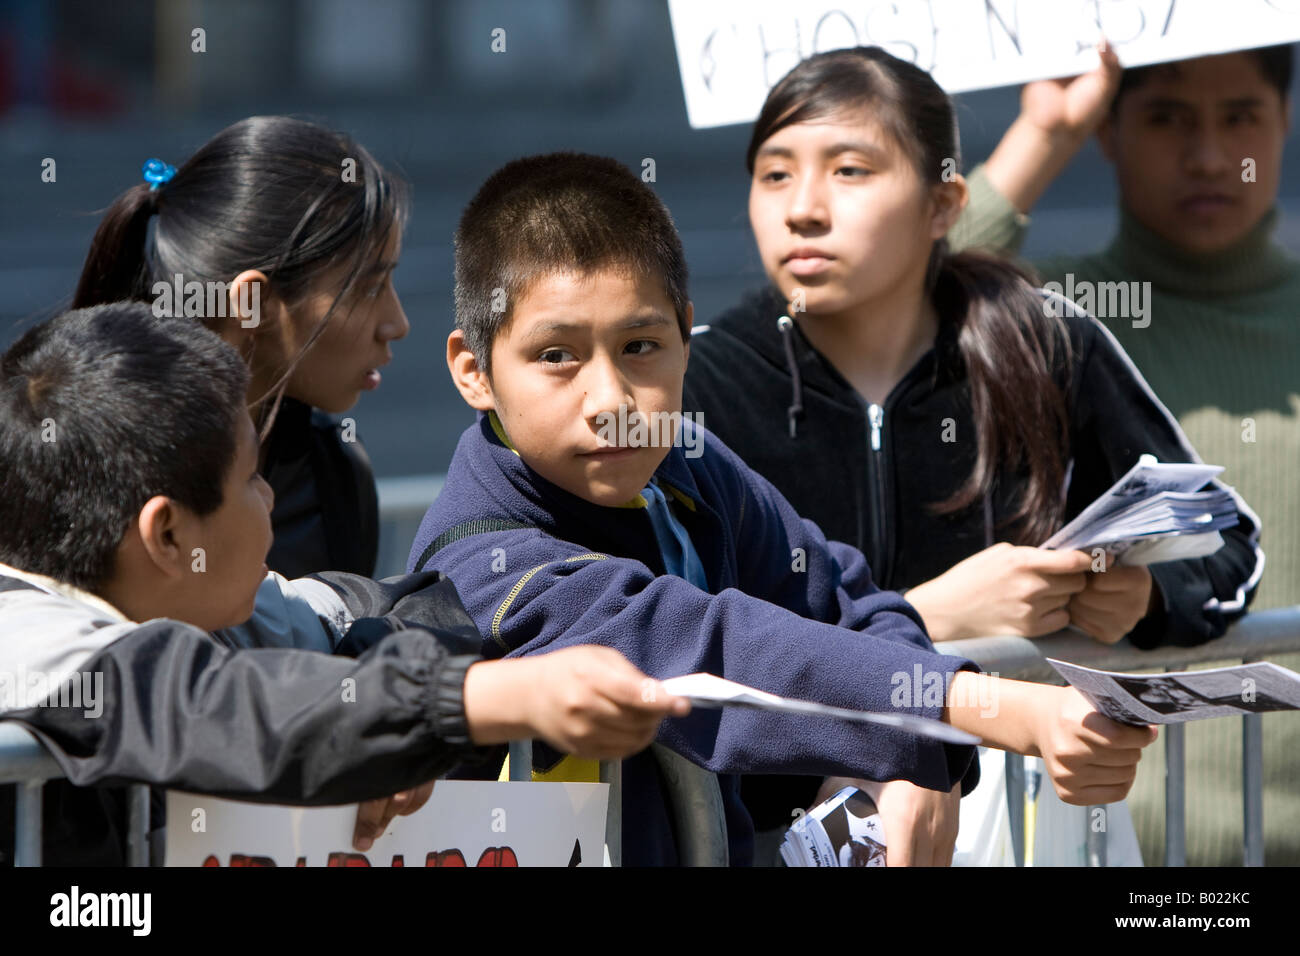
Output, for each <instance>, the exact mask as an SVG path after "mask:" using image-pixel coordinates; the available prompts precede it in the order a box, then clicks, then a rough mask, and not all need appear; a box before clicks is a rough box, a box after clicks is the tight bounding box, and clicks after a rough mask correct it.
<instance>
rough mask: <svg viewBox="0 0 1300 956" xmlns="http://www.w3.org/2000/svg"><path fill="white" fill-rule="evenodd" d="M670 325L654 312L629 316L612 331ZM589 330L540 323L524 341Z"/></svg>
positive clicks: (576, 324)
mask: <svg viewBox="0 0 1300 956" xmlns="http://www.w3.org/2000/svg"><path fill="white" fill-rule="evenodd" d="M672 324H673V323H672V320H671V319H669V318H668V317H667V316H666V315H664V314H663V313H662V312H658V311H656V312H648V313H644V314H641V315H632V316H629V317H628V318H626V319H623V320H622V321H621V322H619V323H617V324H616V325H614V327H613V329H614V331H616V332H626V331H629V330H631V329H644V328H657V327H659V326H664V325H672ZM590 328H591V326H589V325H587V324H586V323H579V322H560V321H553V322H542V323H541V324H540V325H535V326H533V328H532V329H531V330H529V332H528V334H527V335H525V336H524V340H525V341H528V342H531V341H532V340H533V339H546V338H550V337H551V336H553V335H565V334H567V333H570V332H586V331H588V330H589V329H590Z"/></svg>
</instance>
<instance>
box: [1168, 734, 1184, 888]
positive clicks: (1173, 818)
mask: <svg viewBox="0 0 1300 956" xmlns="http://www.w3.org/2000/svg"><path fill="white" fill-rule="evenodd" d="M1186 730H1187V727H1186V726H1185V725H1183V724H1166V725H1165V728H1164V733H1165V866H1186V865H1187V802H1186V800H1187V794H1186V790H1185V786H1186V777H1185V774H1186V771H1187V767H1186V763H1185V757H1186V754H1187V738H1186V736H1185V735H1184V734H1185V731H1186Z"/></svg>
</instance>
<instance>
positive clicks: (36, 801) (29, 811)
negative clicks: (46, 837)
mask: <svg viewBox="0 0 1300 956" xmlns="http://www.w3.org/2000/svg"><path fill="white" fill-rule="evenodd" d="M16 789H17V790H18V795H17V797H18V798H17V800H16V801H15V802H14V866H40V865H41V833H42V827H41V824H42V821H41V794H42V793H43V792H44V790H45V782H44V781H43V780H22V781H19V783H18V785H17V788H16Z"/></svg>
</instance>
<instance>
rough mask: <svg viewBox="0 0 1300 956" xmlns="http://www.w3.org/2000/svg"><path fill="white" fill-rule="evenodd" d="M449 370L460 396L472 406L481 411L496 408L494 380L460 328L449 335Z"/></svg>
mask: <svg viewBox="0 0 1300 956" xmlns="http://www.w3.org/2000/svg"><path fill="white" fill-rule="evenodd" d="M447 370H448V371H449V372H451V380H452V381H453V382H454V383H455V384H456V388H457V390H458V391H459V392H460V397H461V398H463V399H465V402H466V404H468V405H469V407H470V408H474V409H477V410H478V411H480V412H490V411H492V410H494V409H495V408H496V401H495V400H494V399H493V397H492V381H491V379H490V378H488V374H487V372H486V371H484V370H483V368H481V367H480V366H479V363H478V359H477V358H476V357H475V355H474V352H473V350H472V349H470V347H469V346H468V345H467V344H466V343H465V333H464V332H462V331H461V330H460V329H453V330H452V333H451V335H449V336H447Z"/></svg>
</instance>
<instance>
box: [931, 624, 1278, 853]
mask: <svg viewBox="0 0 1300 956" xmlns="http://www.w3.org/2000/svg"><path fill="white" fill-rule="evenodd" d="M937 647H938V649H939V650H941V651H943V652H944V653H945V654H955V655H957V656H959V657H967V658H970V659H971V660H972V661H974V662H975V663H976V664H978V665H979V666H980V668H981V669H982V670H984V671H986V672H988V673H996V674H998V675H999V676H1001V677H1007V678H1012V679H1015V680H1027V681H1035V682H1037V683H1052V684H1060V683H1063V682H1062V680H1061V678H1060V675H1059V674H1057V673H1056V671H1055V670H1054V669H1053V668H1052V666H1051V665H1050V664H1048V663H1047V660H1046V659H1047V658H1049V657H1052V658H1056V659H1058V660H1065V661H1070V662H1071V663H1074V664H1080V665H1082V666H1084V667H1093V668H1097V669H1099V670H1110V671H1142V670H1154V669H1159V668H1163V669H1164V670H1166V671H1175V670H1184V669H1186V668H1187V667H1189V666H1191V665H1194V664H1211V663H1220V662H1224V661H1240V662H1242V663H1247V664H1248V663H1252V662H1254V661H1259V660H1265V659H1267V658H1268V657H1270V656H1274V655H1277V654H1288V653H1295V652H1297V651H1300V605H1296V606H1295V607H1288V608H1277V609H1274V610H1269V611H1256V612H1252V613H1250V614H1247V615H1246V616H1245V617H1243V618H1241V619H1240V620H1238V621H1237V622H1236V623H1235V624H1233V625H1232V626H1231V627H1230V628H1228V632H1227V633H1226V634H1224V635H1223V636H1222V637H1220V638H1218V639H1216V640H1213V641H1209V642H1208V643H1205V644H1200V645H1198V646H1196V647H1163V648H1158V649H1156V650H1151V651H1144V650H1139V649H1138V648H1136V647H1134V646H1133V645H1132V644H1130V643H1129V642H1128V641H1127V640H1123V641H1120V642H1119V643H1118V644H1110V645H1107V644H1100V643H1098V642H1097V641H1094V640H1093V639H1092V638H1090V637H1087V636H1086V635H1084V634H1080V633H1079V632H1077V631H1062V632H1059V633H1057V634H1053V635H1051V636H1049V637H1043V638H1038V639H1036V640H1029V639H1028V638H1023V637H980V638H973V639H970V640H964V641H949V642H945V643H943V644H939V645H937ZM1241 722H1242V731H1241V733H1242V825H1243V832H1244V838H1243V843H1244V846H1243V852H1244V862H1245V865H1246V866H1263V864H1264V718H1263V715H1262V714H1245V715H1243V716H1242V718H1241ZM1163 734H1164V738H1165V767H1166V770H1165V774H1166V775H1165V865H1166V866H1184V865H1186V862H1187V833H1186V825H1187V816H1186V773H1185V770H1186V766H1185V754H1186V736H1185V725H1183V724H1168V725H1165V727H1164V729H1163ZM1024 787H1025V781H1024V770H1023V763H1022V762H1021V758H1020V757H1018V756H1016V755H1014V754H1008V755H1007V809H1008V812H1009V814H1010V816H1011V834H1012V843H1013V847H1014V852H1015V858H1016V863H1017V865H1021V864H1023V862H1024V858H1025V857H1024V851H1025V847H1024V793H1025V790H1024ZM1089 809H1090V810H1091V808H1089ZM1091 815H1092V814H1091V813H1089V814H1088V815H1087V816H1088V817H1091ZM1087 846H1088V860H1089V864H1090V865H1098V866H1104V865H1105V863H1106V857H1105V840H1104V834H1101V833H1099V832H1095V831H1094V830H1093V828H1092V827H1089V829H1088V831H1087Z"/></svg>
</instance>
